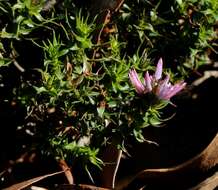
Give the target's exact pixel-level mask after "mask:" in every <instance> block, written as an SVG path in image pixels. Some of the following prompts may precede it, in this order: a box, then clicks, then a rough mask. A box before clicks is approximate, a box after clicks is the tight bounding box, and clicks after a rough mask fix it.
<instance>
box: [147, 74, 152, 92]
mask: <svg viewBox="0 0 218 190" xmlns="http://www.w3.org/2000/svg"><path fill="white" fill-rule="evenodd" d="M151 80H152V79H151V76H150V75H149V73H148V71H147V72H146V74H145V85H146V90H147V91H148V92H151V91H152V85H151Z"/></svg>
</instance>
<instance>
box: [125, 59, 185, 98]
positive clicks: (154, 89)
mask: <svg viewBox="0 0 218 190" xmlns="http://www.w3.org/2000/svg"><path fill="white" fill-rule="evenodd" d="M162 70H163V61H162V59H161V58H160V59H159V61H158V63H157V67H156V70H155V73H154V75H149V72H148V71H147V72H146V74H145V77H144V83H142V82H141V81H140V79H139V77H138V74H137V72H136V71H135V69H131V70H130V72H129V78H130V81H131V83H132V85H133V86H134V87H135V89H136V92H137V93H138V94H140V95H143V94H146V93H148V92H151V93H154V94H155V95H156V96H157V97H158V98H159V99H161V100H170V98H172V97H173V96H174V95H176V94H177V93H178V92H179V91H181V90H182V89H183V88H184V87H185V86H186V83H185V82H183V81H180V82H178V83H176V84H174V85H172V84H171V83H170V82H169V80H170V77H169V75H166V77H165V79H162V80H161V78H162Z"/></svg>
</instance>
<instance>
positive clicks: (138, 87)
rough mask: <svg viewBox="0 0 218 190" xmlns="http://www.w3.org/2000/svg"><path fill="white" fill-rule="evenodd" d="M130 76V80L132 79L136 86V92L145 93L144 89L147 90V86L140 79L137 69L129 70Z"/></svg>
mask: <svg viewBox="0 0 218 190" xmlns="http://www.w3.org/2000/svg"><path fill="white" fill-rule="evenodd" d="M129 78H130V81H131V83H132V85H133V86H134V87H135V89H136V92H137V93H138V94H143V93H144V91H145V86H144V85H143V84H142V82H141V81H140V80H139V77H138V74H137V72H136V71H135V69H131V70H130V71H129Z"/></svg>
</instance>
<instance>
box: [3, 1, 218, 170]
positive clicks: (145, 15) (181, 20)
mask: <svg viewBox="0 0 218 190" xmlns="http://www.w3.org/2000/svg"><path fill="white" fill-rule="evenodd" d="M51 2H52V1H51ZM47 3H48V2H47V1H45V0H34V1H33V0H17V1H16V2H14V3H12V2H11V1H0V19H2V20H3V22H2V26H1V28H0V67H1V68H0V69H1V70H2V71H4V69H5V68H8V69H9V70H11V71H14V70H13V69H14V65H15V66H17V67H19V66H21V67H22V66H23V67H24V68H25V72H23V71H22V72H21V73H20V72H18V74H17V73H16V76H17V75H18V76H19V77H18V78H16V80H18V83H17V84H16V85H15V86H14V87H12V90H11V94H10V98H8V97H3V100H2V99H1V100H2V101H5V100H7V101H16V102H17V103H18V104H19V105H20V106H22V107H23V108H25V110H26V111H25V116H24V118H23V121H22V124H20V125H19V127H18V128H19V129H21V130H23V131H25V130H26V129H28V130H29V131H31V133H29V134H31V135H30V136H31V138H33V139H34V143H33V144H31V145H30V146H32V147H34V148H38V149H39V150H40V151H41V152H42V154H46V155H52V156H54V158H57V159H66V160H67V161H68V162H69V163H71V162H72V160H80V161H81V162H80V163H81V165H83V166H84V169H85V170H87V172H88V173H89V170H88V166H89V167H90V165H94V166H96V167H98V168H101V166H102V164H103V163H102V161H101V160H100V159H99V152H100V151H101V150H102V149H103V148H105V144H107V143H114V142H116V145H118V146H123V143H124V146H125V145H127V144H128V143H129V139H132V137H134V138H135V139H136V140H137V141H139V142H144V141H146V139H145V138H144V136H143V129H144V128H145V127H148V126H157V127H158V126H160V125H161V124H162V123H163V122H164V120H163V119H162V117H163V114H162V113H163V110H164V109H167V108H168V106H170V104H169V102H160V101H159V100H157V99H156V98H155V97H151V96H150V95H145V96H138V95H137V94H136V92H135V89H134V88H133V87H132V85H131V84H130V81H129V77H128V74H129V70H130V69H131V68H135V69H136V70H137V72H138V73H139V75H140V77H141V79H142V78H143V76H144V74H145V72H146V71H147V70H152V71H149V72H153V71H154V68H155V67H154V62H155V61H156V60H157V59H158V58H159V57H163V58H164V60H165V61H164V68H165V65H166V67H167V70H164V73H165V74H166V72H167V73H170V76H171V78H173V80H177V79H179V78H185V77H186V78H188V77H189V76H190V74H191V72H192V71H193V70H196V69H198V68H199V67H200V66H201V65H205V64H207V63H209V62H211V61H212V60H211V59H210V55H209V54H208V53H207V52H208V51H211V52H214V53H217V50H216V48H217V44H216V39H217V33H216V32H215V30H214V26H215V22H216V21H217V19H218V13H217V11H218V3H217V1H216V0H201V1H195V0H189V1H183V0H176V1H173V0H171V1H167V2H166V1H164V0H162V1H158V2H156V1H142V0H140V1H139V0H138V1H134V2H133V1H128V0H127V1H125V4H124V5H123V7H122V9H121V11H120V15H118V16H117V18H116V19H115V22H116V23H115V24H116V25H117V31H116V32H115V33H112V34H108V35H107V36H106V37H105V38H104V35H102V39H101V40H102V42H98V43H97V42H95V40H94V39H95V37H96V31H98V30H99V28H100V27H101V26H99V25H97V24H95V23H97V21H96V20H95V19H93V18H92V17H91V16H90V15H89V14H88V13H86V11H84V10H83V9H82V10H81V9H79V8H78V9H76V8H75V4H74V1H71V0H65V1H60V2H58V4H55V3H54V4H52V5H51V6H50V5H48V4H47ZM72 7H73V8H72ZM102 25H103V24H102ZM27 42H28V44H29V45H28V47H26V49H27V52H25V53H22V51H23V48H25V45H24V44H26V43H27ZM28 48H30V50H28ZM33 48H35V49H33ZM35 50H37V52H35ZM30 52H31V53H32V54H31V55H30V56H29V55H28V54H29V53H30ZM32 55H34V57H33V58H32ZM35 59H36V60H37V61H36V62H37V63H35ZM165 62H166V64H165ZM11 63H14V65H13V64H11ZM33 63H34V64H33ZM19 64H20V65H19ZM3 66H4V67H3ZM5 75H7V73H6V74H5ZM0 76H1V75H0ZM35 76H36V77H35ZM21 126H22V127H21ZM85 138H88V142H87V143H84V142H83V140H84V139H85ZM81 142H83V143H81ZM42 145H43V149H42V148H41V147H42ZM27 147H28V148H29V146H27Z"/></svg>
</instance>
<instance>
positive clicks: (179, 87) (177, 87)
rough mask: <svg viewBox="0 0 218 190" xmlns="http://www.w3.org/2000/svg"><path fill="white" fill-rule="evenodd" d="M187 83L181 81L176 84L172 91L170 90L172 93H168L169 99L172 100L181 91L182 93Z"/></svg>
mask: <svg viewBox="0 0 218 190" xmlns="http://www.w3.org/2000/svg"><path fill="white" fill-rule="evenodd" d="M185 86H186V83H185V82H183V81H181V82H179V83H176V84H175V85H174V86H173V88H172V89H170V91H169V92H168V94H167V95H166V98H167V99H170V98H172V97H173V96H175V95H176V94H177V93H178V92H179V91H181V90H182V89H183V88H185Z"/></svg>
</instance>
